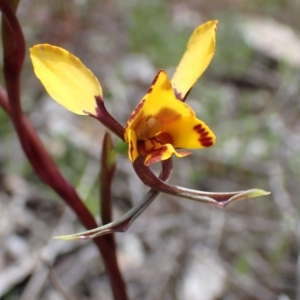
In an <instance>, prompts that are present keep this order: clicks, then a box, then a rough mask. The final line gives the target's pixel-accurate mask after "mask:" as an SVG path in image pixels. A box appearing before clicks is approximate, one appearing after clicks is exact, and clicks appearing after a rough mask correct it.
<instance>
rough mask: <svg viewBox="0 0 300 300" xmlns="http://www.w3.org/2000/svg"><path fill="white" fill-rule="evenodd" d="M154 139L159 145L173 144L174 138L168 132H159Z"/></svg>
mask: <svg viewBox="0 0 300 300" xmlns="http://www.w3.org/2000/svg"><path fill="white" fill-rule="evenodd" d="M154 139H155V140H156V141H157V142H159V143H160V144H163V145H164V144H171V145H173V144H174V138H173V137H172V135H171V134H170V133H168V132H161V133H160V134H158V135H156V136H155V137H154Z"/></svg>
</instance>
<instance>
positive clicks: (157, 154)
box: [145, 146, 167, 166]
mask: <svg viewBox="0 0 300 300" xmlns="http://www.w3.org/2000/svg"><path fill="white" fill-rule="evenodd" d="M166 150H167V146H162V147H161V148H159V149H157V150H154V151H152V152H151V158H149V159H148V160H147V161H145V165H146V166H149V165H151V164H153V163H156V162H159V161H161V160H162V157H163V155H164V153H165V152H166Z"/></svg>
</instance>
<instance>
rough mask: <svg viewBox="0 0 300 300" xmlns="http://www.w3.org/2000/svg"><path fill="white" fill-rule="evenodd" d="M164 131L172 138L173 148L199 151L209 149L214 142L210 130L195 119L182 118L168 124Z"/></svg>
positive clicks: (214, 139)
mask: <svg viewBox="0 0 300 300" xmlns="http://www.w3.org/2000/svg"><path fill="white" fill-rule="evenodd" d="M164 131H165V132H167V133H168V134H170V135H171V136H172V138H173V143H172V144H173V146H174V148H185V149H199V148H205V147H211V146H213V145H214V144H215V142H216V137H215V135H214V133H213V132H212V131H211V130H210V128H209V127H208V126H207V125H206V124H205V123H204V122H203V121H201V120H199V119H197V118H196V117H183V118H180V119H178V120H176V121H175V122H172V123H168V124H167V125H166V126H165V128H164Z"/></svg>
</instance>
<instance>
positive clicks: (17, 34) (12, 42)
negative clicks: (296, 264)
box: [0, 0, 128, 300]
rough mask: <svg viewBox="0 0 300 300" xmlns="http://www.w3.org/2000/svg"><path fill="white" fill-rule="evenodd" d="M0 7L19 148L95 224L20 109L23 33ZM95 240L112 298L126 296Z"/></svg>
mask: <svg viewBox="0 0 300 300" xmlns="http://www.w3.org/2000/svg"><path fill="white" fill-rule="evenodd" d="M0 10H1V11H2V14H3V19H2V39H3V49H4V77H5V82H6V88H7V97H8V99H6V93H5V92H4V91H3V89H1V92H0V97H1V100H0V105H2V107H3V108H4V109H5V111H7V112H8V113H9V115H10V117H11V120H12V122H13V125H14V127H15V130H16V132H17V134H18V137H19V139H20V143H21V145H22V148H23V150H24V152H25V154H26V156H27V158H28V160H29V161H30V163H31V164H32V167H33V169H34V170H35V172H36V173H37V174H38V175H39V176H40V178H41V179H42V180H43V181H44V182H45V183H46V184H47V185H49V186H50V187H51V188H53V189H54V190H55V191H56V192H57V194H58V195H60V196H61V198H62V199H63V200H64V201H65V202H66V203H67V205H68V206H70V208H71V209H72V210H73V211H74V212H75V214H76V215H77V216H78V218H79V220H80V221H81V223H82V224H83V225H84V226H85V227H86V228H87V229H92V228H95V227H97V224H96V222H95V220H94V218H93V216H92V215H91V213H90V212H89V211H88V209H87V208H86V206H85V205H84V204H83V202H82V200H81V199H80V198H79V196H78V195H77V193H76V191H75V190H74V188H73V187H72V186H71V185H70V184H69V183H68V182H67V181H66V180H65V179H64V177H63V176H62V175H61V173H60V171H59V170H58V168H57V166H56V165H55V163H54V162H53V160H52V158H51V157H50V156H49V154H48V153H47V151H46V150H45V148H44V146H43V144H42V143H41V141H40V139H39V137H38V136H37V134H36V132H35V131H34V129H33V128H32V126H31V124H30V123H29V122H28V120H27V119H26V117H25V116H24V114H23V112H22V109H21V104H20V71H21V69H22V65H23V60H24V56H25V42H24V37H23V33H22V30H21V27H20V25H19V22H18V20H17V18H16V16H15V13H14V11H13V9H12V7H11V6H10V4H9V3H8V2H7V0H0ZM8 103H9V105H8ZM94 243H95V244H96V246H97V247H98V249H99V251H100V253H101V255H102V256H103V260H104V264H105V267H106V270H107V273H108V276H109V278H110V281H111V287H112V291H113V295H114V299H116V300H126V299H128V297H127V292H126V287H125V284H124V280H123V278H122V275H121V273H120V270H119V268H118V265H117V262H116V259H115V257H114V255H112V253H111V249H110V245H109V243H108V241H107V237H99V238H97V239H95V240H94Z"/></svg>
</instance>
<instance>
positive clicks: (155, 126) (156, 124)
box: [135, 116, 164, 141]
mask: <svg viewBox="0 0 300 300" xmlns="http://www.w3.org/2000/svg"><path fill="white" fill-rule="evenodd" d="M163 129H164V123H163V122H162V121H161V120H159V119H157V118H155V117H153V116H148V117H146V118H144V119H142V120H141V121H140V122H139V123H138V124H137V126H136V127H135V132H136V137H137V140H138V141H145V140H147V139H149V138H152V137H154V136H155V135H157V134H159V133H160V132H162V131H163Z"/></svg>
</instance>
